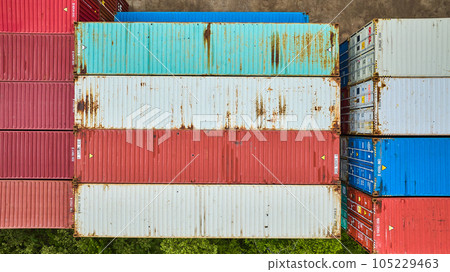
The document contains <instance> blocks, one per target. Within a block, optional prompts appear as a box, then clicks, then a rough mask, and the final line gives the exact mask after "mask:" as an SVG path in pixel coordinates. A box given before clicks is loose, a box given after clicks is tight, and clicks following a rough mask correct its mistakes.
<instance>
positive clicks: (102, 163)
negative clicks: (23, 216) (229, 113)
mask: <svg viewBox="0 0 450 272" xmlns="http://www.w3.org/2000/svg"><path fill="white" fill-rule="evenodd" d="M211 133H216V136H212V135H210V136H207V135H206V134H205V132H201V131H193V130H169V131H165V130H155V131H151V130H129V131H127V130H81V131H80V132H78V133H77V134H76V147H77V154H76V157H77V158H76V162H75V169H76V171H75V175H76V178H77V179H78V181H79V182H85V183H169V182H174V183H197V184H198V183H216V184H217V183H220V184H280V182H282V183H283V184H336V183H337V182H338V181H339V173H338V165H339V160H338V158H339V136H338V135H336V134H333V133H331V132H329V131H320V132H319V131H317V132H316V133H320V135H321V136H322V137H323V138H321V139H318V137H316V136H317V134H315V133H314V132H309V131H306V132H305V131H304V132H303V135H304V136H305V135H307V134H309V135H307V136H309V137H304V138H303V140H302V141H295V139H296V137H297V136H298V135H300V134H299V133H301V132H298V131H267V130H266V131H256V132H251V131H236V132H233V131H214V132H211ZM255 133H256V134H257V135H258V137H259V139H260V140H259V139H258V138H257V137H256V136H255ZM310 133H311V134H310ZM220 134H222V135H220ZM283 134H284V135H287V140H286V141H281V140H280V137H281V136H282V135H283ZM196 135H200V138H199V139H200V140H199V141H197V140H198V139H194V137H196ZM233 135H235V136H236V138H235V139H233ZM166 137H167V138H166ZM248 137H250V138H248ZM261 137H262V138H261ZM230 139H231V140H230ZM263 139H265V141H261V140H263ZM320 140H323V141H320ZM158 143H159V144H158Z"/></svg>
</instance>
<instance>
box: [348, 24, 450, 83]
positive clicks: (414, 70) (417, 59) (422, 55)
mask: <svg viewBox="0 0 450 272" xmlns="http://www.w3.org/2000/svg"><path fill="white" fill-rule="evenodd" d="M449 33H450V18H441V19H374V20H373V21H371V22H370V23H368V24H367V25H366V26H364V27H363V28H362V29H361V30H359V31H358V32H356V33H355V34H353V35H352V36H351V37H350V39H349V59H350V69H352V67H354V69H353V71H352V70H350V74H352V73H353V74H354V73H357V72H359V74H360V75H359V76H354V77H353V78H352V76H350V79H349V84H355V83H357V82H359V81H362V80H365V79H368V78H370V77H371V76H372V74H376V75H378V76H386V77H387V76H389V77H448V76H450V53H449V48H450V40H449V37H450V35H449ZM363 54H366V58H365V60H366V64H368V65H370V66H371V67H372V68H371V69H367V68H366V66H365V65H362V64H361V65H359V67H357V68H355V66H357V64H356V62H358V61H359V62H360V63H361V62H362V59H361V58H360V57H361V56H362V55H363ZM370 55H373V61H370V58H371V57H370ZM357 59H358V60H357ZM361 70H363V71H362V72H361ZM370 70H372V71H373V73H372V74H370V75H368V76H367V72H368V71H370Z"/></svg>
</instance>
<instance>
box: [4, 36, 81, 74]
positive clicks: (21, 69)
mask: <svg viewBox="0 0 450 272" xmlns="http://www.w3.org/2000/svg"><path fill="white" fill-rule="evenodd" d="M0 52H2V54H0V63H2V65H1V66H0V81H72V80H73V62H74V60H73V58H74V36H73V35H36V34H1V33H0Z"/></svg>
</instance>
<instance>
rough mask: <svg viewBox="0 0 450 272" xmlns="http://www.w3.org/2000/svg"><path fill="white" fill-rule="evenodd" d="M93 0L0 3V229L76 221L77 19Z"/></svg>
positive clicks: (91, 15)
mask: <svg viewBox="0 0 450 272" xmlns="http://www.w3.org/2000/svg"><path fill="white" fill-rule="evenodd" d="M95 5H97V7H98V1H89V0H80V1H78V0H61V1H50V0H41V1H34V0H26V1H20V3H18V1H13V0H6V1H2V3H1V8H0V14H1V16H0V18H1V19H0V52H2V53H0V62H1V63H2V64H3V65H2V66H1V67H0V142H1V143H2V150H1V152H0V153H1V155H0V165H1V166H0V195H1V200H0V203H1V204H0V205H1V209H0V228H71V227H73V211H74V207H73V203H74V202H73V190H72V182H71V180H72V179H73V176H74V174H73V173H74V168H73V160H74V157H73V156H74V153H75V150H74V146H73V143H74V135H73V131H72V130H73V124H74V116H73V112H74V111H73V99H74V83H73V69H74V57H75V51H74V44H75V42H74V22H76V21H79V20H82V21H95V20H98V19H99V18H98V9H95V8H94V6H95ZM96 16H97V17H96Z"/></svg>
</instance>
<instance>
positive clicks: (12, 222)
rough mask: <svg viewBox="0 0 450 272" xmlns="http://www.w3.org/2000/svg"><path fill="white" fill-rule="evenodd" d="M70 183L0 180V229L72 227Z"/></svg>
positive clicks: (72, 197)
mask: <svg viewBox="0 0 450 272" xmlns="http://www.w3.org/2000/svg"><path fill="white" fill-rule="evenodd" d="M73 199H74V196H73V191H72V184H71V182H70V181H30V180H0V229H24V228H33V229H38V228H40V229H42V228H45V229H50V228H57V229H66V228H71V227H72V225H73Z"/></svg>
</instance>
